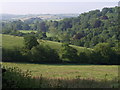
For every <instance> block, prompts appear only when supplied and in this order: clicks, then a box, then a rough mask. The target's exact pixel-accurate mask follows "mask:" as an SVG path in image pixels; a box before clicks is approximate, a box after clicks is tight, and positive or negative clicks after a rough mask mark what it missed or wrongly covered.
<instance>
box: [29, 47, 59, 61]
mask: <svg viewBox="0 0 120 90" xmlns="http://www.w3.org/2000/svg"><path fill="white" fill-rule="evenodd" d="M30 57H31V58H32V61H33V62H38V63H41V62H49V63H54V62H60V60H59V56H58V53H57V52H56V51H55V50H54V49H51V48H50V47H49V46H43V45H38V46H36V47H33V48H32V49H31V56H30Z"/></svg>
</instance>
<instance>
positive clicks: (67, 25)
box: [2, 7, 120, 48]
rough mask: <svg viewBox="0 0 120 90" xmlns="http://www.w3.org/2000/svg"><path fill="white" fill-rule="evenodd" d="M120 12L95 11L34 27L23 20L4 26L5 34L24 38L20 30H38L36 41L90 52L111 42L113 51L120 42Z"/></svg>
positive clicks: (39, 21)
mask: <svg viewBox="0 0 120 90" xmlns="http://www.w3.org/2000/svg"><path fill="white" fill-rule="evenodd" d="M118 10H119V7H113V8H103V9H102V10H101V11H100V10H92V11H89V12H86V13H82V14H80V15H79V16H78V17H72V18H65V19H63V20H60V21H54V20H47V21H41V19H40V20H39V19H37V21H35V20H33V21H30V23H29V22H22V21H20V20H19V21H14V22H7V23H4V22H3V23H2V27H3V33H4V34H12V35H22V34H19V33H18V31H19V30H37V31H38V33H36V37H37V38H41V39H47V40H51V41H58V42H67V43H69V44H74V45H77V46H82V47H89V48H93V47H94V46H95V45H97V44H98V43H103V42H107V43H109V44H110V45H111V47H115V46H116V43H117V42H118V40H120V34H119V32H118V22H117V20H118ZM12 25H14V26H15V27H12ZM8 28H9V29H8ZM16 31H17V33H16Z"/></svg>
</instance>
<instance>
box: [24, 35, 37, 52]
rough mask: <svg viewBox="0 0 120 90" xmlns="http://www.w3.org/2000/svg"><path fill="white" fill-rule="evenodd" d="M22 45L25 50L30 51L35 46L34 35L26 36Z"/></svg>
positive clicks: (35, 39)
mask: <svg viewBox="0 0 120 90" xmlns="http://www.w3.org/2000/svg"><path fill="white" fill-rule="evenodd" d="M24 43H25V48H26V49H29V50H30V49H32V48H33V47H34V46H37V45H38V44H39V43H38V42H37V38H36V37H35V36H34V35H27V36H25V37H24Z"/></svg>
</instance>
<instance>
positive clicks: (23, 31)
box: [19, 30, 37, 33]
mask: <svg viewBox="0 0 120 90" xmlns="http://www.w3.org/2000/svg"><path fill="white" fill-rule="evenodd" d="M19 31H20V32H22V33H31V32H34V33H36V32H37V31H33V30H19Z"/></svg>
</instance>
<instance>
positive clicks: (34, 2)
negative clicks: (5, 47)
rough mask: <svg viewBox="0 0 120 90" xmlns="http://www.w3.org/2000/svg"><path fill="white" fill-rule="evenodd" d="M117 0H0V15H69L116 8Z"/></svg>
mask: <svg viewBox="0 0 120 90" xmlns="http://www.w3.org/2000/svg"><path fill="white" fill-rule="evenodd" d="M118 1H119V0H104V2H101V0H0V6H1V8H0V13H6V14H22V15H25V14H69V13H78V14H80V13H83V12H88V11H90V10H95V9H100V10H101V9H102V8H104V7H114V6H118Z"/></svg>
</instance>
